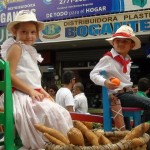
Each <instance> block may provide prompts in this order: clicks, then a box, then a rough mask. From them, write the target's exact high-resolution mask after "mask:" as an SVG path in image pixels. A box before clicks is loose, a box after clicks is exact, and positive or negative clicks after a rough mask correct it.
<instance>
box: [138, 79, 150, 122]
mask: <svg viewBox="0 0 150 150" xmlns="http://www.w3.org/2000/svg"><path fill="white" fill-rule="evenodd" d="M149 90H150V80H149V79H148V78H140V79H139V81H138V91H137V95H139V96H142V97H147V98H148V94H149ZM149 120H150V111H149V110H144V112H143V115H142V122H146V121H149Z"/></svg>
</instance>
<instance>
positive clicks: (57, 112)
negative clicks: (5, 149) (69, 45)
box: [0, 38, 73, 150]
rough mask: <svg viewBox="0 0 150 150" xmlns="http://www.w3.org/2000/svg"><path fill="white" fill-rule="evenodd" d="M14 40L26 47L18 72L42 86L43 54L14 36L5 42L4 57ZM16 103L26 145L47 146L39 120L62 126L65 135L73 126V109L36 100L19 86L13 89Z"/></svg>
mask: <svg viewBox="0 0 150 150" xmlns="http://www.w3.org/2000/svg"><path fill="white" fill-rule="evenodd" d="M14 43H18V44H20V46H21V48H22V54H21V57H20V60H19V63H18V66H17V69H16V75H17V76H18V77H19V78H20V79H22V80H23V81H24V82H25V83H26V84H28V85H30V86H32V87H33V88H34V89H40V88H41V73H40V71H39V68H38V65H37V61H39V62H40V61H42V58H41V55H39V54H38V53H37V51H36V50H35V48H34V47H32V46H29V45H25V44H23V43H21V42H16V41H15V40H14V39H13V38H10V39H8V40H6V41H5V42H4V43H3V45H2V46H1V55H2V58H3V59H4V60H6V57H7V50H8V48H9V47H10V46H11V45H12V44H14ZM0 101H1V102H3V96H1V99H0ZM13 103H14V104H13V105H14V118H15V126H16V129H17V131H18V133H19V135H20V138H21V140H22V142H23V145H24V147H25V148H26V149H36V150H37V149H39V148H44V144H45V140H46V139H45V137H44V136H43V135H42V133H40V132H39V131H37V130H36V129H35V128H34V124H36V123H40V124H44V125H46V126H48V127H51V128H55V129H58V130H59V131H61V132H62V133H64V134H65V135H66V134H67V131H68V130H69V129H70V128H71V127H72V126H73V125H72V119H71V117H70V114H69V112H68V111H67V110H66V109H65V108H63V107H61V106H60V105H58V104H57V103H55V102H52V101H50V100H49V99H47V98H45V99H44V100H43V101H42V102H39V101H34V102H33V101H32V99H31V97H30V96H29V95H27V94H25V93H23V92H20V91H18V90H15V91H14V92H13Z"/></svg>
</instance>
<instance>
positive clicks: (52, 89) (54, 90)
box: [46, 84, 58, 100]
mask: <svg viewBox="0 0 150 150" xmlns="http://www.w3.org/2000/svg"><path fill="white" fill-rule="evenodd" d="M46 91H47V92H48V93H49V95H50V96H51V97H52V98H53V99H54V100H55V97H56V93H57V91H58V87H57V85H55V84H50V85H47V87H46Z"/></svg>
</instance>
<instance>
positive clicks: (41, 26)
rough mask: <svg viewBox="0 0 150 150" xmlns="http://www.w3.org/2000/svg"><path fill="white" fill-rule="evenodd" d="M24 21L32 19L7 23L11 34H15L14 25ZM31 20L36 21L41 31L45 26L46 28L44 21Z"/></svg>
mask: <svg viewBox="0 0 150 150" xmlns="http://www.w3.org/2000/svg"><path fill="white" fill-rule="evenodd" d="M23 22H30V20H28V21H13V22H10V23H8V24H7V30H8V31H9V32H10V33H11V34H14V30H13V28H14V26H15V25H16V24H18V23H23ZM31 22H35V23H37V24H38V29H39V31H41V30H43V28H44V23H43V22H40V21H33V20H31Z"/></svg>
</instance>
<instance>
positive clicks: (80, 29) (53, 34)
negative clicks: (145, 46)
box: [0, 10, 150, 45]
mask: <svg viewBox="0 0 150 150" xmlns="http://www.w3.org/2000/svg"><path fill="white" fill-rule="evenodd" d="M126 24H127V25H130V26H131V27H132V28H133V30H134V32H135V33H136V35H144V34H150V10H147V11H141V12H140V11H139V12H130V13H121V14H117V15H116V14H113V15H103V16H97V17H87V18H80V19H70V20H63V21H53V22H45V28H44V30H43V31H42V32H41V33H40V38H39V39H38V40H37V43H41V42H42V43H45V42H49V43H51V42H63V41H74V40H87V39H100V38H107V37H110V36H111V34H113V33H115V31H116V30H117V29H118V28H119V27H120V26H121V25H126ZM10 36H11V35H10V34H9V33H8V31H7V30H6V28H5V27H1V28H0V45H1V44H2V43H3V42H4V40H5V39H7V38H8V37H10Z"/></svg>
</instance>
